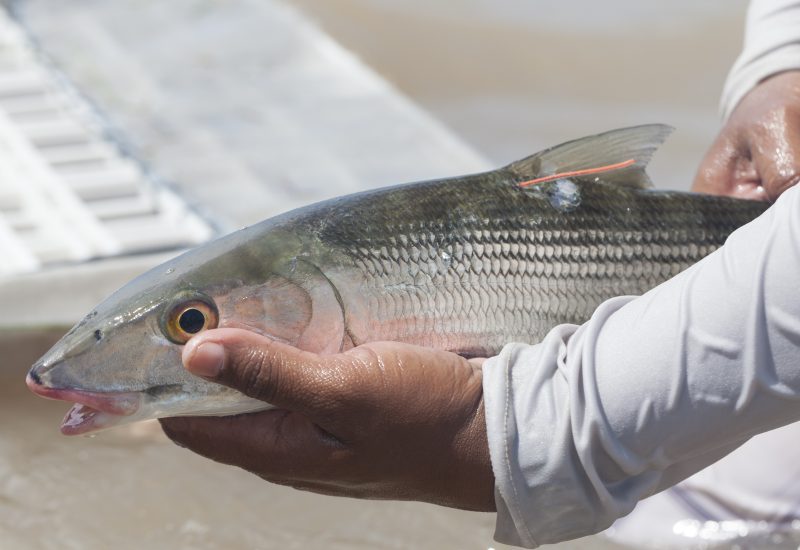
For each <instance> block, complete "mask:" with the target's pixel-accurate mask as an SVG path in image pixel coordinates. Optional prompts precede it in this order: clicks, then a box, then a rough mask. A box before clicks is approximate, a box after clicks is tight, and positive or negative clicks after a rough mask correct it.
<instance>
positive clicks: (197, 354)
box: [182, 329, 350, 420]
mask: <svg viewBox="0 0 800 550" xmlns="http://www.w3.org/2000/svg"><path fill="white" fill-rule="evenodd" d="M182 358H183V363H184V366H185V367H186V369H187V370H188V371H189V372H191V373H192V374H194V375H196V376H201V377H203V378H205V379H206V380H209V381H213V382H216V383H218V384H223V385H225V386H228V387H230V388H233V389H235V390H238V391H239V392H241V393H243V394H245V395H247V396H248V397H251V398H253V399H258V400H260V401H264V402H266V403H269V404H270V405H273V406H275V407H279V408H282V409H288V410H292V411H297V412H301V413H303V414H305V415H306V416H309V417H310V418H314V419H315V420H319V418H318V415H320V414H323V413H327V412H329V411H330V410H332V409H333V408H335V406H336V404H337V402H338V401H339V399H338V397H339V393H341V391H340V390H341V388H347V387H349V385H350V384H349V383H348V381H346V380H343V379H342V377H344V376H345V375H346V374H347V371H342V370H341V369H338V368H337V367H336V365H335V364H334V362H333V361H330V360H329V359H327V358H326V357H325V356H320V355H316V354H313V353H309V352H305V351H301V350H299V349H297V348H293V347H291V346H288V345H286V344H283V343H281V342H277V341H275V340H272V339H269V338H266V337H264V336H260V335H258V334H256V333H254V332H250V331H246V330H241V329H218V330H212V331H207V332H204V333H202V334H200V335H198V336H196V337H195V338H193V339H192V340H190V341H189V343H188V344H187V345H186V347H185V349H184V351H183V356H182ZM309 388H314V389H315V391H314V392H313V393H309Z"/></svg>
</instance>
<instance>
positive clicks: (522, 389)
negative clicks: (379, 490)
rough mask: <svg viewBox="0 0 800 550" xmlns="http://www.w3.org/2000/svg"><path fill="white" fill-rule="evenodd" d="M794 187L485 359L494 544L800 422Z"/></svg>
mask: <svg viewBox="0 0 800 550" xmlns="http://www.w3.org/2000/svg"><path fill="white" fill-rule="evenodd" d="M798 273H800V190H798V189H797V188H794V189H792V190H790V191H788V192H787V193H785V194H784V196H783V197H782V198H781V199H780V200H779V201H778V203H777V204H776V205H775V206H774V207H773V208H771V209H770V210H769V211H768V212H767V213H766V214H765V215H763V216H762V217H761V218H759V219H758V220H756V221H754V222H753V223H751V224H748V225H747V226H745V227H744V228H742V229H740V230H739V231H737V232H736V233H734V235H732V236H731V238H730V239H729V240H728V242H727V243H726V244H725V246H724V247H723V248H722V249H721V250H720V251H718V252H716V253H714V254H712V255H711V256H709V257H708V258H706V259H705V260H703V261H702V262H700V263H699V264H697V265H696V266H694V267H693V268H691V269H689V270H688V271H686V272H684V273H683V274H681V275H679V276H678V277H675V278H674V279H672V280H670V281H668V282H667V283H665V284H663V285H661V286H659V287H658V288H656V289H654V290H653V291H651V292H649V293H648V294H646V295H644V296H642V297H640V298H636V299H632V298H617V299H614V300H610V301H609V302H606V303H605V304H603V305H602V306H601V307H600V308H598V310H597V312H596V313H595V315H594V316H593V318H592V319H591V320H590V321H589V322H588V323H586V324H585V325H583V326H581V327H579V328H578V327H574V326H561V327H557V328H556V329H554V330H553V331H552V332H551V333H550V334H549V335H548V337H547V338H546V339H545V340H544V341H543V342H542V343H541V344H539V345H537V346H523V345H510V346H508V347H506V349H504V350H503V353H502V354H501V355H500V356H498V357H496V358H493V359H491V360H489V361H487V363H486V364H485V365H484V395H485V401H486V417H487V427H488V435H489V445H490V450H491V454H492V464H493V468H494V471H495V477H496V480H497V481H496V498H497V501H498V510H499V518H498V532H497V536H498V539H499V540H503V541H506V542H512V543H516V544H523V545H527V546H534V545H536V544H542V543H547V542H556V541H559V540H565V539H569V538H575V537H580V536H584V535H588V534H590V533H594V532H597V531H600V530H602V529H604V528H605V527H607V526H608V525H610V524H611V523H612V522H613V521H614V520H615V519H616V518H618V517H620V516H622V515H625V514H627V513H628V512H629V511H630V510H631V509H633V507H634V505H635V504H636V502H638V501H639V500H640V499H641V498H644V497H646V496H648V495H650V494H652V493H654V492H657V491H659V490H661V489H663V488H665V487H667V486H669V485H671V484H674V483H677V482H678V481H680V480H681V479H683V478H684V477H686V476H688V475H691V474H692V473H694V472H696V471H698V470H700V469H701V468H703V467H705V466H706V465H708V464H710V463H712V462H714V461H715V460H716V459H718V458H719V457H721V456H723V455H724V454H726V453H727V452H729V451H731V450H733V449H734V448H736V447H737V446H738V445H740V444H741V443H742V442H744V441H745V440H747V438H749V437H751V436H752V435H754V434H755V433H758V432H761V431H766V430H768V429H771V428H775V427H777V426H780V425H783V424H787V423H789V422H792V421H795V420H797V419H800V360H799V359H798V355H800V354H799V353H798V346H799V345H800V292H798V290H797V289H798V287H799V286H800V285H798V283H797V274H798Z"/></svg>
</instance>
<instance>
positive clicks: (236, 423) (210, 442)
mask: <svg viewBox="0 0 800 550" xmlns="http://www.w3.org/2000/svg"><path fill="white" fill-rule="evenodd" d="M160 422H161V426H162V428H163V429H164V433H165V434H166V435H167V437H169V438H170V439H171V440H172V441H173V442H174V443H176V444H177V445H179V446H181V447H184V448H187V449H189V450H191V451H193V452H195V453H197V454H200V455H202V456H205V457H206V458H209V459H211V460H214V461H215V462H220V463H222V464H228V465H233V466H238V467H240V468H244V469H245V470H248V471H250V472H253V473H256V474H258V475H259V476H261V477H263V478H265V479H268V480H269V481H274V482H276V483H279V482H280V483H282V484H286V482H289V481H291V482H298V481H299V480H301V479H305V478H307V477H308V476H310V475H315V476H319V475H321V474H322V470H329V469H330V468H331V466H332V465H334V464H336V463H337V462H341V460H342V459H343V458H344V456H343V455H346V454H347V453H348V450H347V449H345V448H344V446H343V445H342V444H341V443H340V442H338V441H337V440H336V439H335V438H334V437H332V436H331V435H330V434H328V433H327V432H325V431H324V430H322V429H321V428H320V427H319V426H318V425H316V424H314V423H313V422H312V421H310V420H309V419H308V418H307V417H306V416H304V415H302V414H300V413H296V412H292V411H287V410H284V409H271V410H268V411H261V412H258V413H252V414H247V415H239V416H225V417H176V418H165V419H161V420H160Z"/></svg>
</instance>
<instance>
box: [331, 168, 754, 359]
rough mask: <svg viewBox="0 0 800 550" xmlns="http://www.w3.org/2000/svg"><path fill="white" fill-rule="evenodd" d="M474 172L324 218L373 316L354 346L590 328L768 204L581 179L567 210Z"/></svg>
mask: <svg viewBox="0 0 800 550" xmlns="http://www.w3.org/2000/svg"><path fill="white" fill-rule="evenodd" d="M476 178H480V176H474V177H473V179H472V180H471V181H470V182H465V181H463V180H446V181H443V182H431V183H425V184H413V185H409V186H403V187H398V188H395V189H394V190H392V191H390V192H388V193H387V192H385V191H384V192H383V193H382V194H380V195H375V196H373V195H370V194H366V195H363V196H361V197H359V199H358V200H356V201H354V202H355V204H353V203H351V204H350V205H349V208H353V209H355V210H356V211H358V212H359V213H360V215H359V216H358V217H357V218H356V219H354V218H353V217H348V223H347V224H337V223H335V220H336V219H337V214H336V212H335V211H334V212H333V213H329V216H327V217H326V218H327V221H326V226H325V229H324V230H323V231H321V232H320V236H321V237H322V239H323V241H326V240H327V241H329V242H332V243H335V245H337V246H338V247H340V249H344V251H345V253H346V254H347V255H348V256H349V257H350V258H351V259H352V261H353V262H354V264H355V267H356V269H357V271H358V273H359V275H358V277H359V279H360V285H359V297H358V299H361V300H365V302H366V308H367V311H368V312H369V316H370V318H369V323H368V325H369V328H368V329H365V331H366V332H365V333H364V334H356V335H355V337H356V340H357V341H370V340H378V339H393V340H401V341H406V342H411V343H416V344H420V345H426V346H433V347H437V348H444V349H449V350H453V351H457V352H460V353H463V354H465V355H486V354H495V353H497V352H498V351H499V350H500V348H501V347H502V346H503V345H504V344H505V343H508V342H511V341H522V342H538V341H539V340H541V338H542V337H543V336H544V335H545V334H546V333H547V332H548V331H549V330H550V329H551V328H552V327H553V326H555V325H558V324H561V323H581V322H583V321H585V320H587V319H588V317H589V316H590V315H591V313H592V312H593V311H594V310H595V309H596V307H597V306H598V305H599V304H600V303H601V302H602V301H604V300H606V299H608V298H610V297H613V296H619V295H630V294H641V293H643V292H645V291H647V290H649V289H650V288H652V287H654V286H655V285H657V284H658V283H660V282H662V281H664V280H666V279H668V278H670V277H672V276H674V275H676V274H678V273H680V272H681V271H683V270H684V269H686V268H687V267H688V266H690V265H692V264H693V263H695V262H696V261H698V260H699V259H701V258H703V257H704V256H706V255H707V254H709V253H710V252H712V251H713V250H715V249H716V248H717V247H719V246H720V245H721V244H722V243H723V242H724V239H725V238H726V237H727V236H728V234H729V233H730V232H732V231H733V230H734V229H735V228H736V227H738V226H740V225H742V224H743V223H745V222H747V221H750V220H751V219H753V218H755V217H756V216H757V215H758V214H760V213H761V212H762V211H763V210H764V209H765V208H766V205H764V204H761V203H755V202H751V201H737V200H734V199H724V198H719V197H713V198H712V197H707V196H702V195H694V194H688V193H677V192H654V191H641V190H631V189H626V188H623V187H619V186H611V185H608V184H605V185H604V184H602V183H600V184H598V183H586V182H576V189H577V191H578V192H579V193H580V195H579V199H580V203H579V204H578V205H575V204H574V203H571V204H570V210H569V211H564V210H559V209H558V208H556V207H554V206H553V205H552V203H551V201H550V200H549V196H548V193H550V192H552V189H553V187H552V186H548V185H542V186H539V187H538V188H537V189H535V190H533V191H522V190H520V189H519V188H517V187H515V186H513V185H509V184H508V183H503V182H498V181H497V178H496V177H495V176H491V177H484V178H485V179H484V180H479V179H476ZM467 189H468V190H469V191H466V190H467ZM334 210H335V209H334ZM332 220H334V221H333V222H332Z"/></svg>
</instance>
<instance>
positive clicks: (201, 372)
mask: <svg viewBox="0 0 800 550" xmlns="http://www.w3.org/2000/svg"><path fill="white" fill-rule="evenodd" d="M224 363H225V348H223V347H222V346H220V345H219V344H217V343H216V342H202V343H201V344H200V345H199V346H197V347H196V348H195V350H194V353H193V354H192V355H191V357H189V361H187V363H186V370H188V371H189V372H191V373H192V374H196V375H197V376H202V377H203V378H216V377H217V376H219V373H220V372H221V371H222V366H223V365H224Z"/></svg>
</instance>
